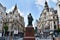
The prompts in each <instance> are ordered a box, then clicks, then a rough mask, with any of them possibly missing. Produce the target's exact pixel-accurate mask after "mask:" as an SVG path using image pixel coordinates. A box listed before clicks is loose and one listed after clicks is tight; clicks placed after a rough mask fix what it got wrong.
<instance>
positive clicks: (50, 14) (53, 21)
mask: <svg viewBox="0 0 60 40" xmlns="http://www.w3.org/2000/svg"><path fill="white" fill-rule="evenodd" d="M58 23H59V21H58V14H57V10H54V9H53V8H49V6H48V3H47V1H45V6H44V9H43V11H42V13H41V15H40V18H39V20H38V23H37V28H38V32H39V33H42V34H43V33H44V32H48V33H50V31H54V30H57V29H58Z"/></svg>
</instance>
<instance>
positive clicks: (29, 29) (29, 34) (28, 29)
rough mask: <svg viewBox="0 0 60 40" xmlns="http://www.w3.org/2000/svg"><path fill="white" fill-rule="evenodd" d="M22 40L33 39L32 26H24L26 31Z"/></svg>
mask: <svg viewBox="0 0 60 40" xmlns="http://www.w3.org/2000/svg"><path fill="white" fill-rule="evenodd" d="M24 40H35V37H34V28H33V27H32V26H28V27H26V31H25V33H24Z"/></svg>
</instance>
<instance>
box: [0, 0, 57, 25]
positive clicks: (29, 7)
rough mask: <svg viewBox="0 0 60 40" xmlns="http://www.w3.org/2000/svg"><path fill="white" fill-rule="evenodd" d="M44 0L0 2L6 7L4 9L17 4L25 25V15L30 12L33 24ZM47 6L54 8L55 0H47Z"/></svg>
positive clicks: (3, 0) (8, 0) (2, 0)
mask: <svg viewBox="0 0 60 40" xmlns="http://www.w3.org/2000/svg"><path fill="white" fill-rule="evenodd" d="M44 2H45V0H0V3H1V4H2V5H3V6H5V7H6V11H8V10H11V8H12V7H13V6H14V5H15V4H17V6H18V9H19V10H20V12H21V14H22V15H23V17H24V19H25V23H26V24H25V25H27V15H28V14H29V13H31V14H32V16H33V18H34V22H33V24H35V21H36V19H38V18H39V17H40V14H41V11H42V10H43V7H44ZM47 2H48V5H49V7H52V8H54V9H56V3H57V0H47Z"/></svg>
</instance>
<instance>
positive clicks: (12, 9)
mask: <svg viewBox="0 0 60 40" xmlns="http://www.w3.org/2000/svg"><path fill="white" fill-rule="evenodd" d="M13 9H14V6H13V7H12V8H11V9H8V10H6V12H7V13H9V12H10V11H12V10H13Z"/></svg>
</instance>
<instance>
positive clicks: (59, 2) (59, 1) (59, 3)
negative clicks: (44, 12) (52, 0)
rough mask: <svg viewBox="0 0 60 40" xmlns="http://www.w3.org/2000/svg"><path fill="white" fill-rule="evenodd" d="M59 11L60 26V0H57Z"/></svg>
mask: <svg viewBox="0 0 60 40" xmlns="http://www.w3.org/2000/svg"><path fill="white" fill-rule="evenodd" d="M57 1H58V2H57V13H58V18H59V27H60V0H57Z"/></svg>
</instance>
